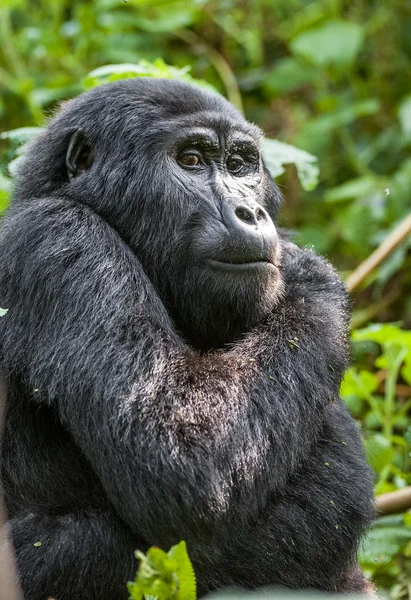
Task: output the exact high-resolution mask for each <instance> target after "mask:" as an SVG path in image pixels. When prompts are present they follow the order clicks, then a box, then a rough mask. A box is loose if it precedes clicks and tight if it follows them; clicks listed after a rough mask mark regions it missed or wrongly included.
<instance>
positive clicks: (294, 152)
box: [263, 138, 320, 191]
mask: <svg viewBox="0 0 411 600" xmlns="http://www.w3.org/2000/svg"><path fill="white" fill-rule="evenodd" d="M263 156H264V162H265V164H266V166H267V169H268V170H269V171H270V173H271V175H272V177H273V178H276V177H278V176H279V175H281V174H282V173H284V165H287V164H294V165H295V166H296V168H297V173H298V177H299V179H300V182H301V185H302V186H303V188H304V189H305V190H309V191H310V190H313V189H314V188H315V187H316V186H317V184H318V176H319V172H320V170H319V168H318V164H317V158H316V157H315V156H313V155H312V154H309V153H308V152H305V150H300V149H299V148H296V147H295V146H291V145H290V144H285V143H284V142H279V141H278V140H271V139H268V138H266V139H265V140H264V141H263Z"/></svg>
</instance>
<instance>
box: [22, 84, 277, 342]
mask: <svg viewBox="0 0 411 600" xmlns="http://www.w3.org/2000/svg"><path fill="white" fill-rule="evenodd" d="M56 149H57V156H56ZM30 167H31V168H30ZM24 169H25V173H26V176H25V177H24V178H22V179H21V180H20V182H19V186H18V190H17V194H16V195H17V198H25V197H26V198H27V197H29V196H30V195H32V196H33V195H34V196H36V197H43V196H51V195H55V196H60V197H61V195H64V196H65V197H66V198H67V197H68V198H71V199H74V200H77V201H78V202H82V203H86V204H88V205H89V206H90V207H91V208H92V209H93V210H95V211H96V212H98V213H99V214H100V215H101V216H103V218H104V219H105V220H106V221H108V222H109V223H110V225H111V226H112V227H114V228H115V229H116V230H117V231H118V233H119V234H120V235H121V236H122V238H123V239H124V241H125V242H126V244H127V245H128V246H129V247H130V248H131V249H132V250H133V252H134V253H135V254H136V256H137V257H138V258H139V260H140V261H141V263H142V265H143V268H144V269H145V271H146V273H147V274H148V276H149V278H150V279H151V281H152V282H153V284H154V286H155V288H156V289H157V291H158V293H159V295H160V297H161V298H162V300H163V302H164V304H165V306H166V307H167V310H168V311H169V313H170V314H171V315H172V317H173V319H174V321H175V323H176V325H177V326H178V328H179V329H180V331H181V332H182V334H183V335H184V336H185V337H186V338H187V339H189V340H190V341H191V343H193V344H194V345H195V346H197V347H199V348H210V347H218V346H221V345H222V344H224V343H227V342H232V341H234V340H235V339H237V338H238V337H240V336H241V335H242V334H244V333H245V332H246V331H248V330H249V329H250V328H252V327H253V326H255V325H257V324H258V323H260V322H261V320H262V319H263V318H264V316H266V315H267V314H268V312H269V311H270V309H271V308H272V307H273V305H274V303H275V302H276V300H277V298H278V296H279V292H280V289H281V282H280V277H279V270H278V267H279V258H280V256H279V255H280V252H279V245H278V238H277V234H276V229H275V226H274V223H273V221H274V218H275V216H276V212H277V210H278V208H279V204H280V195H279V192H278V190H277V188H276V186H275V184H274V183H273V182H272V180H271V178H270V176H269V174H268V172H267V170H266V169H265V167H264V164H263V161H262V158H261V132H260V130H259V129H258V128H257V127H256V126H254V125H251V124H250V123H248V122H247V121H245V120H244V118H243V117H242V116H241V115H240V114H239V112H238V111H237V110H236V109H235V108H234V107H233V106H232V105H231V104H229V103H228V102H227V101H226V100H224V99H223V98H222V97H220V96H218V95H217V94H214V93H211V92H209V91H205V90H203V89H200V88H194V87H192V86H189V85H187V84H184V83H182V82H177V81H166V82H165V81H163V80H155V79H153V80H150V79H130V80H124V81H120V82H117V83H115V84H110V85H108V86H103V87H100V88H96V89H94V90H92V91H90V92H88V93H86V94H83V95H82V96H80V97H79V98H77V99H75V100H73V101H71V102H68V103H66V104H65V106H64V108H63V110H62V111H61V112H60V113H59V114H58V116H57V117H56V118H55V119H54V121H52V122H51V124H50V125H49V127H48V129H47V131H46V132H45V133H44V134H43V135H42V136H41V137H40V138H39V139H38V140H37V141H36V142H35V143H34V145H33V146H32V148H31V151H30V152H29V155H28V158H27V161H26V163H25V166H24ZM33 185H34V186H35V189H34V190H33ZM28 189H30V190H31V193H27V192H28Z"/></svg>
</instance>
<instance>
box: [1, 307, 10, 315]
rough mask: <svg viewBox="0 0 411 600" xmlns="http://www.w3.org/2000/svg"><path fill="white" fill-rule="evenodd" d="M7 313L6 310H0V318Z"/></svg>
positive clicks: (7, 310)
mask: <svg viewBox="0 0 411 600" xmlns="http://www.w3.org/2000/svg"><path fill="white" fill-rule="evenodd" d="M8 312H9V309H8V308H0V317H4V316H6V315H7V313H8Z"/></svg>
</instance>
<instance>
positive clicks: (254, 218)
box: [234, 206, 270, 227]
mask: <svg viewBox="0 0 411 600" xmlns="http://www.w3.org/2000/svg"><path fill="white" fill-rule="evenodd" d="M234 214H235V216H236V217H237V218H238V219H240V221H242V222H243V223H246V224H247V225H254V226H256V227H258V226H259V221H264V220H268V219H269V218H270V217H269V216H268V214H267V213H266V211H265V210H264V209H263V208H262V207H261V206H256V207H254V208H251V207H249V206H237V208H236V209H235V210H234Z"/></svg>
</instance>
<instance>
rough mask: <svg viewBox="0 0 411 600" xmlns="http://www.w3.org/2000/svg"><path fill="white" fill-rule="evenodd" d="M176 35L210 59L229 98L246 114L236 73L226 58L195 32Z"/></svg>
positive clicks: (183, 31)
mask: <svg viewBox="0 0 411 600" xmlns="http://www.w3.org/2000/svg"><path fill="white" fill-rule="evenodd" d="M174 35H175V36H176V37H178V38H180V39H181V40H183V41H184V42H186V44H189V45H190V46H191V47H192V48H193V50H194V51H195V52H197V54H206V55H207V56H208V57H209V59H210V61H211V62H212V64H213V65H214V68H215V70H216V71H217V73H218V74H219V76H220V79H221V80H222V82H223V83H224V86H225V88H226V91H227V98H228V99H229V100H230V102H231V103H232V104H234V106H236V107H237V108H238V110H239V111H241V112H244V110H243V101H242V98H241V93H240V88H239V87H238V83H237V80H236V78H235V76H234V73H233V71H232V69H231V67H230V65H229V64H228V62H227V61H226V59H225V58H224V56H223V55H222V54H220V53H219V52H217V50H216V49H215V48H213V47H212V46H210V45H209V44H207V42H206V41H204V40H203V39H202V38H201V37H200V36H198V35H197V34H196V33H194V31H190V30H188V29H180V30H179V31H176V32H175V33H174Z"/></svg>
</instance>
